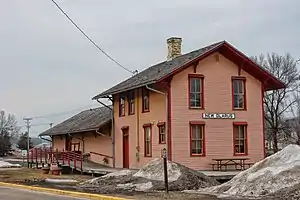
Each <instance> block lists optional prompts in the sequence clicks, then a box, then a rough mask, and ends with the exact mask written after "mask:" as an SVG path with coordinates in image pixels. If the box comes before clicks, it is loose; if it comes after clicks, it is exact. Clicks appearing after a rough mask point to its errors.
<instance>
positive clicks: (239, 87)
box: [232, 77, 246, 110]
mask: <svg viewBox="0 0 300 200" xmlns="http://www.w3.org/2000/svg"><path fill="white" fill-rule="evenodd" d="M232 93H233V94H232V95H233V97H232V99H233V109H237V110H239V109H240V110H244V109H246V79H245V78H243V77H237V78H235V77H234V78H233V79H232Z"/></svg>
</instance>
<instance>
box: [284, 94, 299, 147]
mask: <svg viewBox="0 0 300 200" xmlns="http://www.w3.org/2000/svg"><path fill="white" fill-rule="evenodd" d="M293 95H294V98H293V99H295V100H296V103H295V104H294V105H293V106H291V107H290V110H291V118H288V119H287V120H285V121H284V124H285V127H286V128H285V130H284V141H285V143H286V144H298V145H300V95H299V93H295V94H293Z"/></svg>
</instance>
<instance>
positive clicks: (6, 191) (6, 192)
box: [0, 187, 86, 200]
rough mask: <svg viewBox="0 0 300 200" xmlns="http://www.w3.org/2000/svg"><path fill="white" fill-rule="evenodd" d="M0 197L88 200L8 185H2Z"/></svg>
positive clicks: (4, 199) (19, 199) (9, 198)
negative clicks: (9, 186)
mask: <svg viewBox="0 0 300 200" xmlns="http://www.w3.org/2000/svg"><path fill="white" fill-rule="evenodd" d="M0 199H1V200H2V199H3V200H41V199H42V200H86V199H80V198H74V197H65V196H58V195H52V194H45V193H39V192H33V191H28V190H21V189H15V188H8V187H0Z"/></svg>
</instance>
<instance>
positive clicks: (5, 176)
mask: <svg viewBox="0 0 300 200" xmlns="http://www.w3.org/2000/svg"><path fill="white" fill-rule="evenodd" d="M46 178H53V179H74V180H78V181H80V182H82V181H86V180H88V179H90V176H83V175H61V176H55V175H50V174H43V173H42V170H40V169H29V168H21V169H18V170H14V169H10V168H8V169H6V170H1V171H0V181H2V182H9V183H28V182H35V183H36V182H41V181H42V180H45V179H46Z"/></svg>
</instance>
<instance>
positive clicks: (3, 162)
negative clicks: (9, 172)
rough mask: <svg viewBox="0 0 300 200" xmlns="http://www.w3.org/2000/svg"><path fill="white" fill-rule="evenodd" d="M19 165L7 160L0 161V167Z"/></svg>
mask: <svg viewBox="0 0 300 200" xmlns="http://www.w3.org/2000/svg"><path fill="white" fill-rule="evenodd" d="M17 167H21V165H19V164H11V163H9V162H5V161H0V168H17Z"/></svg>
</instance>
